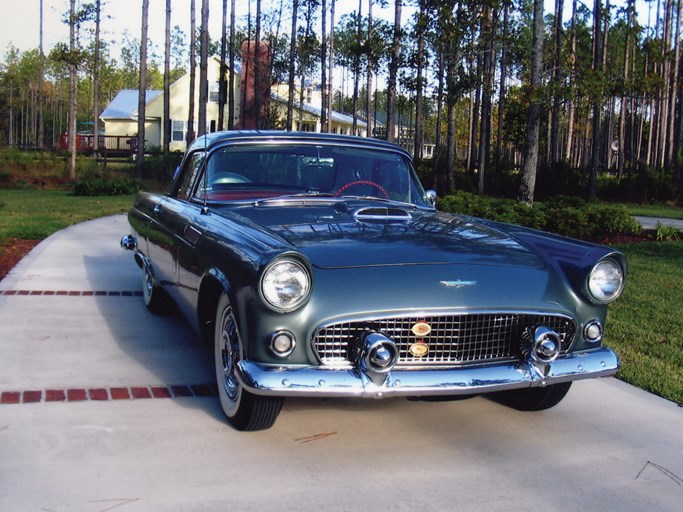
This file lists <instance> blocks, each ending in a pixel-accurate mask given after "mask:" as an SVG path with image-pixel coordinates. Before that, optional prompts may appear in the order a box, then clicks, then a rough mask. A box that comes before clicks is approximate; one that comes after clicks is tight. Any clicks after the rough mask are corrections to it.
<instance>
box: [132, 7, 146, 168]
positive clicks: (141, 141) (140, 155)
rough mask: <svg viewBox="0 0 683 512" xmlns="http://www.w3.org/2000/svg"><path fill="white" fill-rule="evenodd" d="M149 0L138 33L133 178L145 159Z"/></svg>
mask: <svg viewBox="0 0 683 512" xmlns="http://www.w3.org/2000/svg"><path fill="white" fill-rule="evenodd" d="M148 18H149V0H142V22H141V24H140V25H141V32H140V85H139V88H138V143H137V152H136V160H135V176H136V177H137V178H142V164H143V160H144V159H145V118H146V117H147V116H146V112H145V107H146V105H147V20H148Z"/></svg>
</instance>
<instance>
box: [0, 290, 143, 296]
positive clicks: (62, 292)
mask: <svg viewBox="0 0 683 512" xmlns="http://www.w3.org/2000/svg"><path fill="white" fill-rule="evenodd" d="M0 295H7V296H20V297H21V296H27V295H29V296H30V295H41V296H44V297H142V292H141V291H139V290H137V291H105V290H97V291H93V290H0Z"/></svg>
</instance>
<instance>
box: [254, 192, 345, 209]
mask: <svg viewBox="0 0 683 512" xmlns="http://www.w3.org/2000/svg"><path fill="white" fill-rule="evenodd" d="M330 197H334V198H336V199H338V200H341V198H339V197H336V196H335V195H334V194H329V193H327V192H316V191H309V192H299V193H298V194H287V195H284V196H277V197H268V198H266V199H258V200H257V201H254V206H259V205H261V204H265V203H276V202H278V201H289V200H296V199H317V198H330Z"/></svg>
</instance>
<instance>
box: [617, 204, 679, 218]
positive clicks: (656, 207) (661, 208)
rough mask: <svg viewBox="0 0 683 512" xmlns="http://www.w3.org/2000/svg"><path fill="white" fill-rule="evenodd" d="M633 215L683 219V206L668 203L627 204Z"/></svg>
mask: <svg viewBox="0 0 683 512" xmlns="http://www.w3.org/2000/svg"><path fill="white" fill-rule="evenodd" d="M625 206H626V208H627V209H628V212H629V213H630V214H631V215H643V216H645V217H662V218H664V219H683V208H679V207H677V206H673V205H667V204H630V203H629V204H626V205H625Z"/></svg>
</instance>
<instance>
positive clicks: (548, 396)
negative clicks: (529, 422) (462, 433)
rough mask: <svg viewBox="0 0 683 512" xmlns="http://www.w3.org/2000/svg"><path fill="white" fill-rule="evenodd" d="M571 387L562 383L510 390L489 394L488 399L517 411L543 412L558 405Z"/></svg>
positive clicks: (568, 383) (569, 383) (569, 384)
mask: <svg viewBox="0 0 683 512" xmlns="http://www.w3.org/2000/svg"><path fill="white" fill-rule="evenodd" d="M571 385H572V383H571V382H563V383H561V384H551V385H550V386H545V387H538V388H524V389H511V390H509V391H499V392H498V393H491V395H489V397H490V398H491V399H493V400H494V401H496V402H498V403H500V404H503V405H507V406H508V407H512V408H513V409H517V410H518V411H544V410H545V409H550V408H551V407H555V406H556V405H557V404H559V403H560V402H561V401H562V399H563V398H564V397H565V395H566V394H567V391H569V388H570V387H571Z"/></svg>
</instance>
